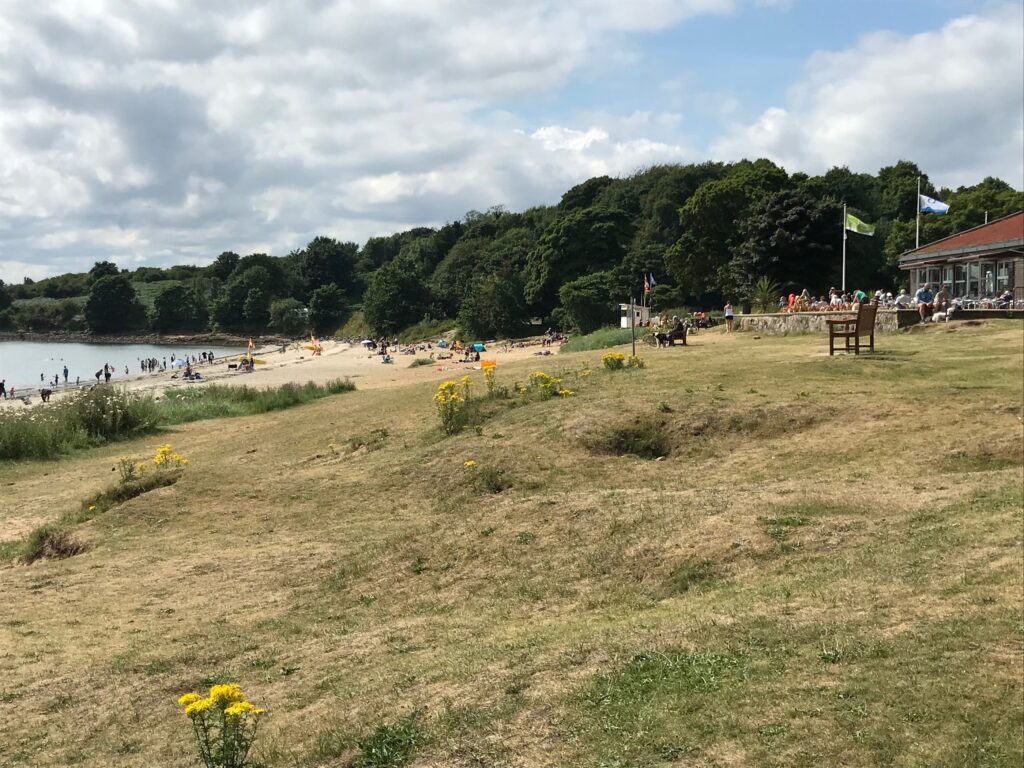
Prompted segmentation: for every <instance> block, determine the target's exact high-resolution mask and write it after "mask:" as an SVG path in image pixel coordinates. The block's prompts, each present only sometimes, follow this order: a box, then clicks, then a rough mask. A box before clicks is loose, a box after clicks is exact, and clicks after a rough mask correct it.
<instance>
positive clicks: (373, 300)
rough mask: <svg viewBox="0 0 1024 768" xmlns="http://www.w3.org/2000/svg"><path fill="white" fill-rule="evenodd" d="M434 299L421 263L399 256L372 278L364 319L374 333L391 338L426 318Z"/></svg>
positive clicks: (364, 295) (367, 289) (365, 295)
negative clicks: (392, 335) (390, 336)
mask: <svg viewBox="0 0 1024 768" xmlns="http://www.w3.org/2000/svg"><path fill="white" fill-rule="evenodd" d="M431 298H432V297H431V296H430V291H429V288H428V285H427V281H426V275H425V272H424V269H423V265H422V263H420V262H419V261H418V260H417V259H415V258H413V257H411V256H406V257H399V258H396V259H394V260H393V261H390V262H388V263H386V264H385V265H384V266H382V267H381V268H380V269H378V270H377V271H376V272H374V273H373V275H372V276H371V277H370V280H369V283H368V284H367V286H366V293H364V294H363V316H364V317H365V318H366V322H367V323H369V325H370V327H371V328H372V329H373V331H374V333H380V334H386V335H391V334H393V333H396V332H398V331H399V330H401V329H402V328H405V327H406V326H408V325H412V324H413V323H416V322H419V321H420V320H421V319H423V315H424V313H425V312H426V310H427V308H428V307H429V306H430V302H431Z"/></svg>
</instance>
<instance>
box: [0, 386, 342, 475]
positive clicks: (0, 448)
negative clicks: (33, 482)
mask: <svg viewBox="0 0 1024 768" xmlns="http://www.w3.org/2000/svg"><path fill="white" fill-rule="evenodd" d="M354 389H355V385H354V384H353V383H352V382H350V381H348V380H347V379H334V380H333V381H329V382H327V383H326V384H324V385H319V384H313V383H312V382H310V383H307V384H285V385H283V386H281V387H276V388H273V389H253V388H250V387H230V386H223V385H215V384H211V385H207V386H204V387H196V388H194V389H179V390H174V391H171V392H168V393H167V394H166V395H165V396H164V398H163V399H162V400H159V401H157V400H155V399H154V398H153V396H152V395H151V394H145V393H138V392H130V391H127V390H125V389H121V388H119V387H96V388H95V389H91V390H88V391H85V392H81V393H79V394H76V395H73V396H71V397H66V398H62V399H60V400H58V401H56V402H54V403H50V404H47V405H38V406H35V407H33V408H31V409H24V410H22V409H13V408H7V409H3V410H0V461H3V460H8V461H19V460H24V459H53V458H56V457H58V456H60V455H62V454H66V453H69V452H71V451H75V450H80V449H83V448H90V447H94V446H97V445H102V444H104V443H107V442H112V441H115V440H126V439H129V438H132V437H135V436H137V435H143V434H146V433H148V432H153V431H154V430H156V429H159V428H160V427H163V426H169V425H172V424H184V423H186V422H189V421H198V420H200V419H213V418H223V417H227V416H249V415H253V414H258V413H266V412H268V411H278V410H282V409H284V408H291V407H293V406H296V405H301V404H302V403H308V402H311V401H313V400H318V399H320V398H322V397H327V396H329V395H336V394H339V393H341V392H351V391H352V390H354Z"/></svg>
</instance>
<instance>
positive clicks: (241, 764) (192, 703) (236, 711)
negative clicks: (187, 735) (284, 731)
mask: <svg viewBox="0 0 1024 768" xmlns="http://www.w3.org/2000/svg"><path fill="white" fill-rule="evenodd" d="M178 706H180V707H181V708H182V710H183V711H184V712H185V715H186V716H187V717H188V719H189V720H191V721H192V731H193V734H194V735H195V739H196V748H197V749H198V752H199V759H200V760H201V761H202V763H203V765H204V766H206V768H245V766H246V765H251V763H249V762H248V756H249V750H250V749H251V747H252V743H253V741H254V740H255V739H256V728H257V726H258V725H259V720H260V717H261V716H262V715H263V710H262V709H258V708H256V707H255V706H253V705H252V704H251V703H250V702H248V701H246V699H245V694H244V693H242V691H241V689H240V688H239V687H238V686H237V685H235V684H234V683H229V684H226V685H214V686H213V687H211V688H210V695H209V696H207V697H205V698H204V697H202V696H200V695H199V694H198V693H186V694H185V695H184V696H182V697H181V698H179V699H178Z"/></svg>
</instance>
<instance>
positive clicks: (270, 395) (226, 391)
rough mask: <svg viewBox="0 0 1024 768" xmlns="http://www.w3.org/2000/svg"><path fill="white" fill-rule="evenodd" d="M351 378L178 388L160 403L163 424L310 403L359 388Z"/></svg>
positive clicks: (257, 412) (253, 413)
mask: <svg viewBox="0 0 1024 768" xmlns="http://www.w3.org/2000/svg"><path fill="white" fill-rule="evenodd" d="M355 388H356V387H355V384H353V383H352V382H351V381H349V380H348V379H334V380H333V381H329V382H327V383H326V384H323V385H321V384H314V383H313V382H307V383H305V384H283V385H282V386H280V387H273V388H270V389H258V388H255V387H246V386H243V387H233V386H225V385H222V384H210V385H207V386H204V387H197V388H195V389H174V390H171V391H169V392H167V393H166V395H165V397H164V399H163V400H162V401H161V402H160V418H161V423H162V424H168V425H171V424H184V423H186V422H190V421H200V420H203V419H217V418H224V417H229V416H252V415H255V414H260V413H269V412H270V411H280V410H284V409H286V408H293V407H295V406H297V405H302V404H304V403H310V402H313V401H314V400H319V399H321V398H324V397H329V396H330V395H337V394H341V393H343V392H351V391H353V390H354V389H355Z"/></svg>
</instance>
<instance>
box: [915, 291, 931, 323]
mask: <svg viewBox="0 0 1024 768" xmlns="http://www.w3.org/2000/svg"><path fill="white" fill-rule="evenodd" d="M934 300H935V296H934V295H933V294H932V284H931V283H925V284H924V285H922V286H921V287H920V288H918V289H917V293H915V294H914V306H915V307H916V308H917V314H918V315H920V316H921V322H922V323H926V322H928V317H929V316H930V315H931V313H932V309H933V302H934Z"/></svg>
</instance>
